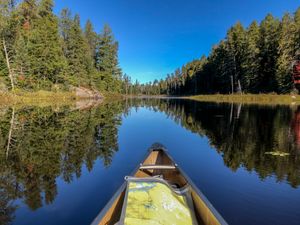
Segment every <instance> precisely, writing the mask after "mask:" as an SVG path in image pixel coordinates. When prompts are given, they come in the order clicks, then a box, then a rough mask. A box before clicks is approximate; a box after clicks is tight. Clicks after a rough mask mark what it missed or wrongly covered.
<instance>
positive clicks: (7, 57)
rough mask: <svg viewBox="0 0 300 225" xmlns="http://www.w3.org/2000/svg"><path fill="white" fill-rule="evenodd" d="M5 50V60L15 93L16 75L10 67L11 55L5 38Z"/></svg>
mask: <svg viewBox="0 0 300 225" xmlns="http://www.w3.org/2000/svg"><path fill="white" fill-rule="evenodd" d="M3 49H4V54H5V59H6V66H7V69H8V76H9V79H10V84H11V89H12V91H13V92H14V91H15V85H14V75H13V70H12V68H11V66H10V58H9V54H8V50H7V47H6V43H5V40H4V38H3Z"/></svg>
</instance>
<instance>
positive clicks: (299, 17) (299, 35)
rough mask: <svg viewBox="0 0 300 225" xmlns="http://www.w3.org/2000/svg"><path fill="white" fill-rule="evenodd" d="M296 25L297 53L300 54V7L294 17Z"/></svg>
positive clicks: (295, 41)
mask: <svg viewBox="0 0 300 225" xmlns="http://www.w3.org/2000/svg"><path fill="white" fill-rule="evenodd" d="M294 23H295V29H296V36H295V40H294V43H295V53H298V54H300V7H299V8H298V9H297V11H296V12H295V16H294Z"/></svg>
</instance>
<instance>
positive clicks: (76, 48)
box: [60, 9, 93, 86]
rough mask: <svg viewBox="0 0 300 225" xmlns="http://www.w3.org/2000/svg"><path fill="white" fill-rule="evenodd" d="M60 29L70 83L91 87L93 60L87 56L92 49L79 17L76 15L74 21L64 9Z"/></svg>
mask: <svg viewBox="0 0 300 225" xmlns="http://www.w3.org/2000/svg"><path fill="white" fill-rule="evenodd" d="M60 29H61V35H62V38H63V49H64V55H65V57H66V59H67V63H68V74H69V81H70V83H71V84H72V85H77V86H81V85H83V86H91V84H92V81H91V76H92V72H93V59H92V56H91V55H90V54H87V52H90V48H89V46H88V43H87V40H86V39H85V37H84V35H83V32H82V30H81V27H80V18H79V15H75V17H74V19H72V18H71V13H70V11H69V10H68V9H64V10H63V11H62V13H61V19H60Z"/></svg>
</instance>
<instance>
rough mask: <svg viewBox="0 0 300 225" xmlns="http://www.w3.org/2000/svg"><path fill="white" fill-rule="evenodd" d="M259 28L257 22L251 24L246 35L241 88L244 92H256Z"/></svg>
mask: <svg viewBox="0 0 300 225" xmlns="http://www.w3.org/2000/svg"><path fill="white" fill-rule="evenodd" d="M258 41H259V26H258V24H257V22H253V23H251V25H250V26H249V28H248V30H247V34H246V43H245V49H244V60H243V62H242V65H241V67H242V70H243V71H244V79H243V82H242V83H243V88H244V91H246V92H252V93H253V92H254V93H255V92H257V87H256V85H257V82H258V73H259V52H260V51H259V47H258Z"/></svg>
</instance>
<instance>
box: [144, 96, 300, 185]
mask: <svg viewBox="0 0 300 225" xmlns="http://www.w3.org/2000/svg"><path fill="white" fill-rule="evenodd" d="M143 104H145V105H146V106H151V107H153V108H155V109H157V110H159V111H163V112H165V113H166V114H167V115H169V117H171V118H172V119H173V120H174V121H176V122H177V123H179V124H180V125H181V126H183V127H185V128H186V129H188V130H190V131H192V132H194V133H198V134H199V135H201V136H207V137H208V138H209V140H210V144H211V146H213V147H214V148H215V149H216V150H217V151H218V152H219V153H220V154H222V156H223V160H224V163H225V165H226V166H227V167H229V168H231V169H232V170H233V171H236V170H237V169H238V168H239V167H244V168H246V169H247V170H248V171H256V172H257V173H258V174H259V176H260V178H261V179H262V180H263V179H265V178H266V177H268V176H271V175H275V176H276V178H277V180H278V181H287V182H288V183H289V184H290V185H291V186H292V187H294V188H296V187H298V186H299V185H300V145H299V144H300V107H299V106H298V107H291V106H261V105H256V106H254V105H241V104H235V105H234V104H214V103H201V102H195V101H187V100H175V99H171V100H144V103H143ZM278 151H279V152H285V153H288V154H289V155H288V156H286V157H279V156H273V155H269V154H266V153H268V152H278Z"/></svg>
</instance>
